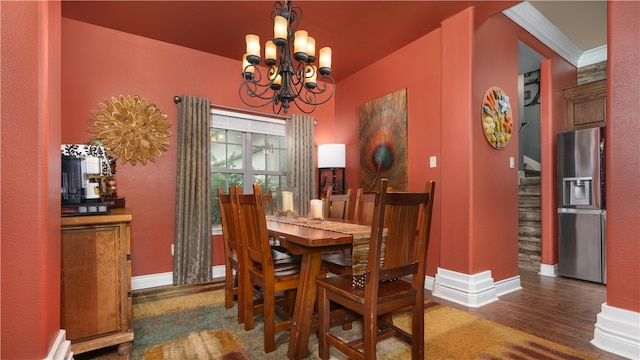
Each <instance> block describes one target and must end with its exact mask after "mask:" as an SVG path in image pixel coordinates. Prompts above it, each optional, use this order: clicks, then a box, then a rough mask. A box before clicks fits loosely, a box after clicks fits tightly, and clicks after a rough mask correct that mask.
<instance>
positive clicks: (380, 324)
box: [316, 179, 435, 360]
mask: <svg viewBox="0 0 640 360" xmlns="http://www.w3.org/2000/svg"><path fill="white" fill-rule="evenodd" d="M434 190H435V182H428V183H427V184H426V189H425V192H420V193H408V192H387V180H386V179H381V180H380V183H379V186H378V190H377V192H378V195H377V196H378V201H377V203H376V206H375V211H374V217H373V224H372V227H371V239H370V243H369V251H368V258H367V268H366V272H365V274H364V275H363V276H362V278H360V279H358V280H359V281H355V279H354V277H353V276H352V275H349V274H345V275H338V276H334V277H327V278H325V279H318V280H316V283H317V285H318V312H319V325H318V327H319V329H318V339H319V340H318V343H319V344H318V349H319V355H320V358H321V359H328V358H329V355H330V346H333V347H335V348H336V349H337V350H339V351H340V352H342V353H344V354H346V355H347V356H348V357H349V358H351V359H375V358H376V343H377V342H378V341H379V340H382V339H386V338H389V337H391V336H395V337H397V338H398V339H400V340H402V341H403V342H406V343H407V344H409V345H410V346H411V358H412V359H413V360H423V359H424V277H425V271H426V259H427V249H428V247H429V232H430V228H431V215H432V211H433V195H434ZM385 216H386V217H387V220H388V224H387V226H386V228H385ZM385 232H386V235H385V236H386V241H387V244H388V245H389V246H387V247H386V251H385V253H384V254H382V241H383V235H384V234H385ZM360 281H361V284H363V287H360V286H357V284H358V283H360ZM332 302H334V303H337V304H339V305H341V306H343V307H346V308H347V309H349V310H351V311H354V312H356V313H358V314H360V315H362V316H363V322H364V326H363V334H362V338H361V339H360V340H351V341H345V340H343V339H341V338H340V337H338V336H337V335H335V334H333V333H331V329H330V324H329V319H330V308H331V303H332ZM407 306H411V309H412V311H411V333H409V332H407V331H404V330H402V329H400V328H398V327H397V326H394V325H393V323H391V322H390V321H388V320H389V318H390V315H391V314H392V312H394V311H396V310H399V309H402V308H405V307H407Z"/></svg>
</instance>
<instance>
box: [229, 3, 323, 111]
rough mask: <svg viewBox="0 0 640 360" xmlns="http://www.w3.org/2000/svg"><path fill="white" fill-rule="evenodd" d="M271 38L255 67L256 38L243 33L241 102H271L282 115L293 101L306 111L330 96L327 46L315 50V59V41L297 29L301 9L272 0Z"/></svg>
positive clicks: (257, 44)
mask: <svg viewBox="0 0 640 360" xmlns="http://www.w3.org/2000/svg"><path fill="white" fill-rule="evenodd" d="M271 19H272V21H273V34H274V35H273V40H269V41H267V42H266V43H265V49H264V57H265V59H264V64H265V65H266V66H267V67H268V68H267V69H266V72H265V75H263V70H265V68H264V67H262V68H261V67H258V64H260V62H261V61H262V58H261V57H260V37H259V36H258V35H254V34H248V35H246V45H247V52H246V54H244V56H243V57H242V79H243V81H242V84H240V89H239V94H240V99H241V100H242V102H243V103H244V104H245V105H247V106H251V107H262V106H266V105H269V104H271V105H272V107H273V112H274V113H276V114H279V113H280V111H282V110H283V111H284V113H285V114H286V113H287V111H288V110H289V107H291V104H292V103H293V104H294V105H295V106H296V107H297V108H298V110H300V111H301V112H303V113H305V114H310V113H311V112H313V110H315V108H316V106H317V105H321V104H324V103H326V102H327V101H329V99H331V97H333V93H334V90H335V81H334V80H333V78H332V77H331V76H330V75H331V48H330V47H324V48H322V49H320V51H319V65H318V66H316V65H315V61H316V41H315V39H314V38H312V37H311V36H309V35H308V33H307V32H306V31H305V30H298V25H299V24H300V19H302V9H301V8H300V6H294V5H291V1H288V0H285V1H284V3H283V2H280V1H276V2H275V4H274V6H273V9H272V10H271Z"/></svg>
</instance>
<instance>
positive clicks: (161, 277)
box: [131, 265, 225, 290]
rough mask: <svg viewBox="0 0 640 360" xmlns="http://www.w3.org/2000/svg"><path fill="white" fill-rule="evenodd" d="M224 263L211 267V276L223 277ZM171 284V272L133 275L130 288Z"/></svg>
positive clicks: (136, 288)
mask: <svg viewBox="0 0 640 360" xmlns="http://www.w3.org/2000/svg"><path fill="white" fill-rule="evenodd" d="M224 271H225V270H224V265H216V266H212V267H211V277H212V278H214V279H215V278H222V277H224ZM168 285H173V272H166V273H159V274H151V275H141V276H134V277H132V278H131V290H141V289H148V288H152V287H158V286H168Z"/></svg>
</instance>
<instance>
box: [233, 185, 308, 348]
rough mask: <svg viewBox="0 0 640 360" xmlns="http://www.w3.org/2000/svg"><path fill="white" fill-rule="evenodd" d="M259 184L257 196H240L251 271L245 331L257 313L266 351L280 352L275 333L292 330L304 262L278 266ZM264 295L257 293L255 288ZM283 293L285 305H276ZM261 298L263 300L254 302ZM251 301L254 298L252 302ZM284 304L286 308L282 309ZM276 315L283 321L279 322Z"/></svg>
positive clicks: (246, 289) (245, 253)
mask: <svg viewBox="0 0 640 360" xmlns="http://www.w3.org/2000/svg"><path fill="white" fill-rule="evenodd" d="M261 194H262V192H261V188H260V185H259V184H254V185H253V194H239V195H238V196H237V198H238V208H239V214H240V221H241V223H242V227H241V233H242V239H243V245H244V247H243V256H244V260H245V264H246V269H247V271H246V272H245V273H244V274H245V275H246V278H245V279H244V281H245V282H244V284H247V286H245V287H244V290H243V292H244V297H245V303H244V328H245V330H251V329H253V326H254V323H253V317H254V314H257V313H262V314H263V316H264V351H265V352H267V353H269V352H272V351H274V350H275V349H276V346H275V334H276V333H277V332H279V331H283V330H287V329H290V328H291V317H292V313H293V302H292V300H293V299H294V298H295V290H296V288H297V287H298V283H299V281H300V263H299V262H289V263H275V262H274V259H273V250H272V249H271V246H270V243H269V233H268V231H267V221H266V215H265V210H264V201H263V199H262V195H261ZM256 286H257V287H259V288H260V289H261V292H260V293H258V294H256V293H255V292H254V291H253V290H254V287H256ZM277 294H283V296H282V299H283V300H284V301H283V302H281V303H279V304H276V301H277V299H276V295H277ZM254 296H261V297H262V298H261V299H259V300H261V301H253V299H254ZM248 299H251V301H249V300H248ZM281 305H282V306H281ZM276 312H277V313H278V315H279V317H280V318H282V319H283V320H280V321H277V319H276V316H275V315H276Z"/></svg>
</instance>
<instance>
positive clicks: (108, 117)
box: [89, 95, 172, 165]
mask: <svg viewBox="0 0 640 360" xmlns="http://www.w3.org/2000/svg"><path fill="white" fill-rule="evenodd" d="M99 106H100V109H99V110H93V111H91V114H92V115H93V117H92V118H91V119H89V124H90V125H91V126H92V128H90V129H89V132H91V133H94V134H95V136H94V138H93V140H94V141H98V142H101V143H102V145H103V146H104V147H105V148H106V149H107V152H108V153H109V155H111V156H113V157H114V158H115V159H116V160H120V161H121V162H122V163H123V164H124V163H126V162H127V161H128V162H130V163H131V165H136V164H137V163H138V162H141V163H142V165H146V164H147V160H150V161H153V162H155V161H156V157H158V156H160V155H162V152H163V151H167V147H168V146H169V140H168V137H169V136H171V135H172V134H171V133H170V132H169V131H168V130H167V129H168V128H169V127H170V126H171V124H170V123H169V122H167V121H166V120H167V115H166V114H163V113H162V110H161V109H160V108H158V107H157V106H156V105H155V104H153V103H148V102H147V99H145V98H143V97H140V96H137V95H136V96H128V95H127V96H123V95H120V96H119V97H118V98H116V97H112V98H111V99H106V100H105V101H104V103H100V105H99Z"/></svg>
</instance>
